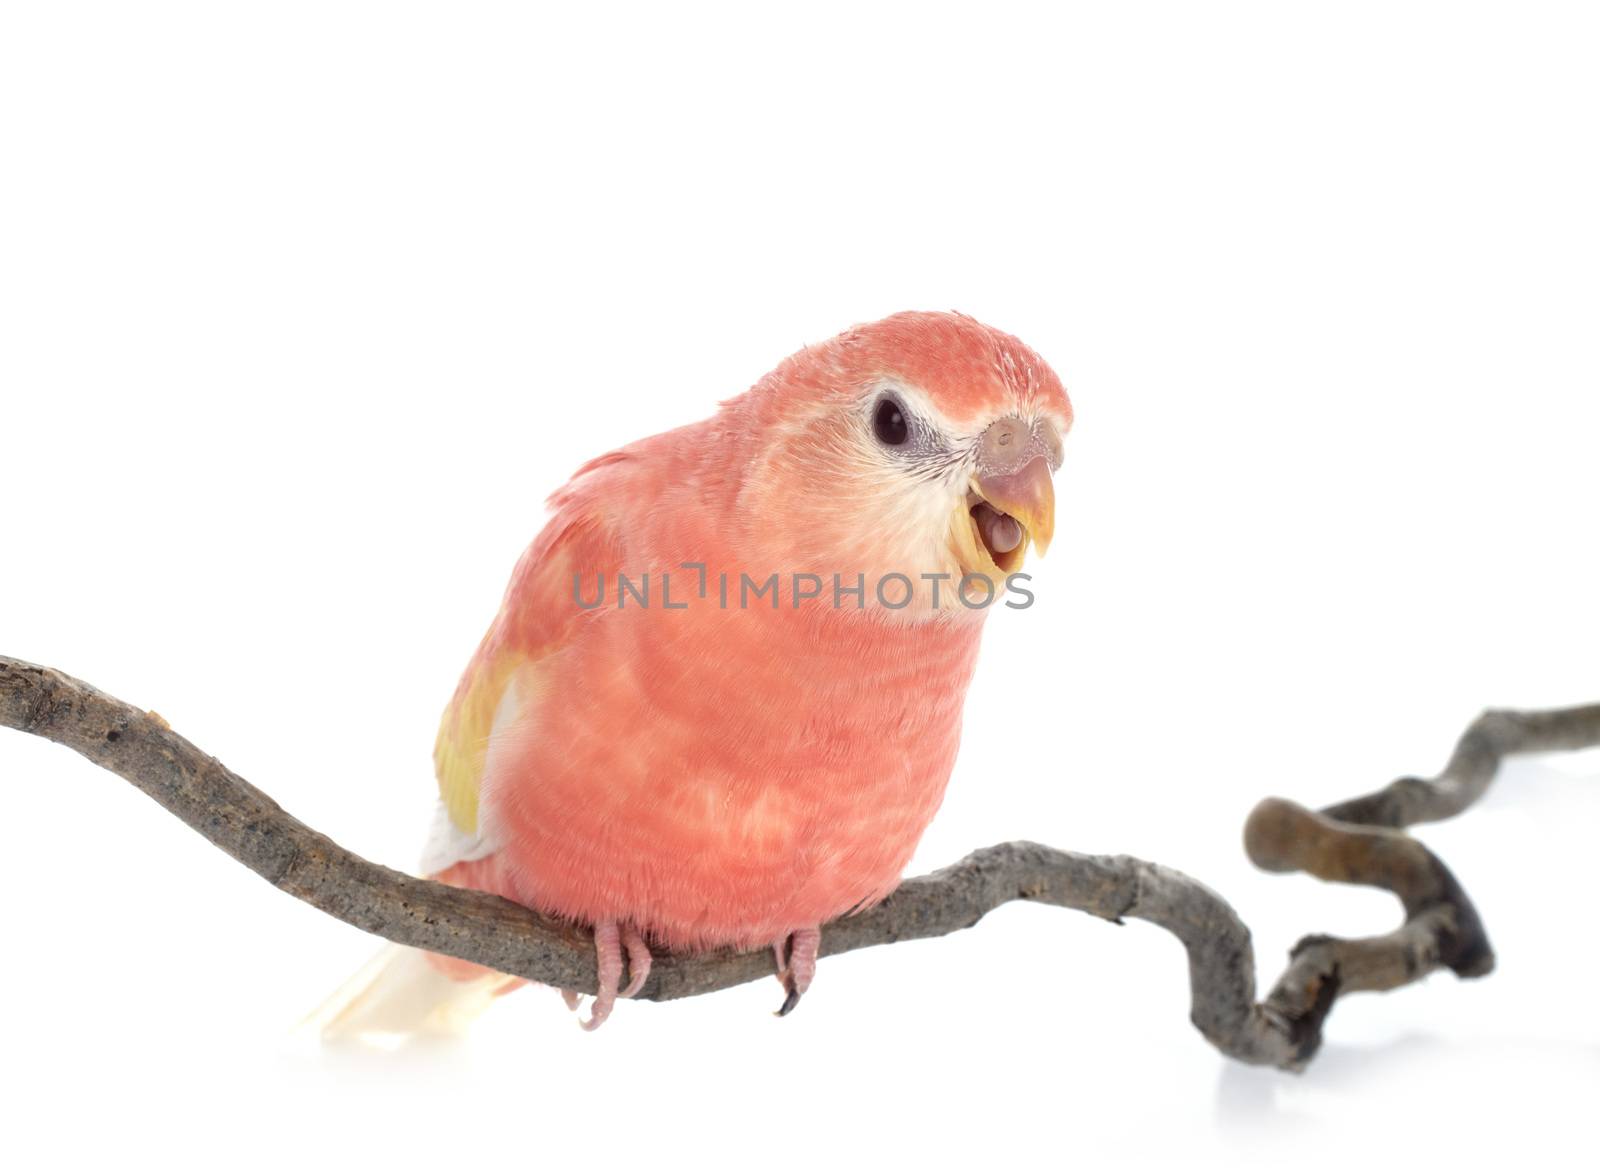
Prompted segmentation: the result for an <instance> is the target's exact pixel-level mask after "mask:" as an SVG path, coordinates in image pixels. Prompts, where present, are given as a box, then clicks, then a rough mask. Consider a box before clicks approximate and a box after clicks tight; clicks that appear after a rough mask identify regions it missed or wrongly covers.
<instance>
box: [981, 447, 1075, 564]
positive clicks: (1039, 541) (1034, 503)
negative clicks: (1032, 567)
mask: <svg viewBox="0 0 1600 1172" xmlns="http://www.w3.org/2000/svg"><path fill="white" fill-rule="evenodd" d="M972 487H973V491H974V492H976V493H977V494H978V495H979V496H980V497H982V498H983V499H984V500H985V501H986V502H988V504H989V507H990V508H992V509H994V510H996V511H997V512H1001V513H1005V514H1007V515H1008V516H1011V517H1014V518H1015V519H1016V520H1017V522H1018V523H1019V524H1021V526H1022V528H1023V530H1024V531H1025V533H1026V537H1025V538H1024V539H1023V540H1024V543H1026V541H1027V540H1029V539H1031V540H1032V541H1033V544H1034V545H1035V546H1037V547H1038V549H1039V553H1040V554H1041V555H1043V553H1044V552H1045V550H1047V549H1049V548H1050V538H1051V537H1053V536H1054V535H1055V531H1056V491H1055V486H1054V485H1053V484H1052V483H1051V481H1050V465H1049V464H1048V463H1046V461H1045V458H1044V457H1043V456H1035V457H1034V458H1033V459H1032V460H1029V461H1028V462H1027V463H1026V464H1024V465H1023V466H1022V467H1021V468H1018V469H1017V470H1016V471H1015V472H1006V473H1003V474H999V475H988V476H978V477H975V478H974V479H973V482H972ZM1018 549H1019V552H1020V550H1021V546H1019V547H1018Z"/></svg>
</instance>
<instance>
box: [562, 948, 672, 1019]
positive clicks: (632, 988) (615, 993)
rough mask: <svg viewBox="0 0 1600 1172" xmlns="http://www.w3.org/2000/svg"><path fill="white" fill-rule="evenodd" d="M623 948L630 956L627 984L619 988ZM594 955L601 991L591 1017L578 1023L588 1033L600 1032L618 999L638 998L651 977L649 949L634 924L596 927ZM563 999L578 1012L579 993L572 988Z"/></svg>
mask: <svg viewBox="0 0 1600 1172" xmlns="http://www.w3.org/2000/svg"><path fill="white" fill-rule="evenodd" d="M624 949H626V950H627V953H628V985H627V987H626V988H624V989H619V988H618V987H617V986H618V985H620V984H621V983H622V953H623V950H624ZM594 953H595V976H596V978H597V981H596V984H597V985H598V986H599V990H600V991H599V992H598V993H596V994H595V998H594V1003H593V1004H592V1005H591V1006H590V1007H589V1016H588V1017H587V1018H585V1019H583V1020H582V1021H580V1022H579V1023H578V1024H579V1025H581V1026H582V1027H583V1028H584V1029H586V1030H597V1029H599V1028H600V1027H601V1026H602V1025H604V1024H605V1021H606V1018H608V1017H610V1016H611V1010H612V1008H613V1007H614V1006H615V1005H616V1003H617V998H619V997H633V996H636V995H637V994H638V992H639V990H641V989H643V988H644V983H645V981H646V980H648V979H649V977H650V946H649V945H648V944H646V943H645V939H644V937H643V936H642V935H640V934H639V930H638V929H637V928H635V927H634V926H633V925H632V924H624V925H622V926H621V928H618V926H617V924H616V923H615V922H614V921H607V922H606V923H604V924H596V925H595V928H594ZM561 997H562V1000H564V1001H565V1002H566V1003H567V1008H568V1009H571V1010H574V1011H575V1010H576V1009H577V1008H578V994H577V993H575V992H574V991H572V990H571V989H563V990H561Z"/></svg>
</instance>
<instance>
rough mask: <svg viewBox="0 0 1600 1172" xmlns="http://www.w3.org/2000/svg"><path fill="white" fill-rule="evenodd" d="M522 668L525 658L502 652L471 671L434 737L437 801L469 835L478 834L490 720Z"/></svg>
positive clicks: (492, 724) (490, 730)
mask: <svg viewBox="0 0 1600 1172" xmlns="http://www.w3.org/2000/svg"><path fill="white" fill-rule="evenodd" d="M525 662H526V657H525V656H522V655H519V654H517V653H515V652H512V651H507V650H505V649H501V651H500V653H499V654H498V655H495V656H493V657H492V659H491V660H490V662H487V663H483V664H481V665H474V666H475V668H476V670H473V671H471V672H470V674H469V678H468V679H467V680H463V681H462V686H461V689H460V690H458V691H457V693H456V697H455V699H454V700H452V701H451V703H450V707H449V709H448V710H447V711H446V712H445V715H444V720H443V721H441V722H440V724H439V737H438V740H436V741H435V742H434V745H433V765H434V771H435V772H436V773H437V774H438V777H439V796H440V797H441V798H443V799H444V805H445V809H446V810H448V811H449V812H450V820H451V821H452V822H454V823H455V824H456V826H457V827H458V828H460V829H461V830H464V831H466V832H467V833H468V834H475V833H477V830H478V783H479V781H480V780H481V779H482V777H483V762H484V758H485V757H486V756H487V755H488V752H489V734H490V733H491V732H492V731H493V730H494V722H495V714H496V713H497V712H498V711H499V709H500V701H501V699H502V698H503V697H504V695H505V691H506V688H507V686H508V685H509V684H510V683H511V680H512V678H513V677H514V676H515V675H516V673H517V670H518V669H519V668H520V667H522V665H523V664H524V663H525Z"/></svg>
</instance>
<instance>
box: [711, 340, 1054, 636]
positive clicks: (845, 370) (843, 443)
mask: <svg viewBox="0 0 1600 1172" xmlns="http://www.w3.org/2000/svg"><path fill="white" fill-rule="evenodd" d="M744 398H745V399H746V400H747V409H748V410H750V411H751V412H752V413H753V415H754V416H755V422H756V424H757V426H758V428H759V431H760V433H761V435H762V436H763V439H762V442H761V443H760V444H759V446H758V448H757V451H756V453H755V457H756V458H755V460H754V463H753V466H752V467H751V469H750V472H749V475H748V477H747V479H746V481H745V483H744V486H743V489H742V491H741V493H740V498H741V499H740V505H741V511H742V513H743V520H744V521H745V523H746V525H747V526H749V527H750V530H751V531H752V532H753V533H755V534H759V547H760V553H761V555H763V556H764V557H765V558H766V559H767V560H768V561H769V562H771V563H774V564H777V565H778V566H779V568H780V569H783V570H788V568H789V565H790V564H791V563H792V564H793V565H794V567H795V568H798V569H804V570H812V569H815V570H818V571H820V572H823V573H829V572H839V571H843V572H846V573H849V574H854V573H857V572H862V573H865V574H866V575H867V576H868V578H869V581H870V580H871V579H872V577H873V575H878V576H879V577H882V576H883V575H888V574H899V575H903V576H904V577H905V578H906V579H908V580H909V581H910V582H911V583H912V584H913V587H914V589H915V590H916V594H915V596H914V597H913V599H912V605H910V606H908V607H905V608H902V610H903V612H904V613H906V615H907V617H910V616H911V615H912V614H914V613H915V612H918V611H927V610H930V609H941V610H945V609H949V607H950V605H951V603H952V601H953V599H954V593H955V589H956V587H957V585H958V584H959V583H960V582H961V581H962V579H963V578H964V577H967V576H970V575H976V576H978V577H979V578H982V579H987V580H988V582H989V583H991V584H992V588H993V589H994V590H996V591H998V590H1000V589H1002V588H1003V585H1004V582H1005V580H1006V578H1007V577H1008V576H1009V575H1011V574H1012V573H1014V572H1016V571H1017V570H1018V569H1020V568H1021V566H1022V565H1023V562H1024V559H1025V557H1026V555H1027V551H1028V548H1029V547H1030V546H1032V547H1034V548H1037V549H1038V550H1039V552H1040V553H1041V554H1042V553H1043V552H1044V551H1045V549H1046V547H1047V546H1048V545H1049V544H1050V539H1051V536H1052V535H1053V533H1054V530H1055V495H1054V489H1053V486H1052V482H1051V477H1052V474H1053V473H1054V472H1055V470H1056V469H1057V468H1059V467H1060V465H1061V457H1062V440H1063V438H1064V437H1065V436H1066V434H1067V431H1068V429H1069V428H1070V427H1071V426H1072V404H1071V403H1070V402H1069V401H1068V399H1067V394H1066V391H1065V390H1064V389H1063V388H1062V386H1061V382H1060V380H1059V379H1058V378H1057V377H1056V375H1055V374H1054V372H1052V371H1051V370H1050V368H1049V367H1048V366H1046V365H1045V363H1044V361H1043V360H1042V359H1040V358H1039V357H1038V355H1036V354H1035V353H1034V352H1033V351H1032V350H1030V349H1029V348H1028V347H1026V346H1025V345H1023V344H1022V343H1021V342H1020V341H1018V340H1017V339H1016V338H1013V337H1011V336H1010V335H1009V334H1003V333H1001V332H1000V331H998V330H995V329H991V328H990V327H988V326H985V325H983V324H982V323H980V322H977V321H974V320H973V319H972V318H969V317H966V316H963V315H961V314H953V313H901V314H896V315H895V316H893V317H890V318H886V319H884V320H883V321H880V322H874V323H873V324H871V325H865V326H858V327H856V328H855V329H852V330H849V331H847V332H845V333H844V334H841V335H840V336H838V337H837V338H834V339H832V340H831V341H829V342H825V343H823V344H821V345H818V346H812V347H809V348H807V349H805V350H802V351H801V352H800V353H798V354H796V355H794V356H793V357H791V358H790V359H788V360H787V361H786V362H784V363H783V364H782V365H781V366H779V367H778V368H777V369H776V370H774V371H773V372H772V373H771V374H770V375H768V376H767V378H765V379H763V380H762V382H761V383H759V384H757V386H756V387H755V388H754V389H753V390H752V392H751V393H750V394H749V395H748V396H745V397H744ZM780 516H781V517H787V518H797V521H795V522H794V523H791V524H786V525H782V526H772V525H767V524H764V523H763V518H769V517H780ZM936 575H945V576H946V578H945V580H944V581H943V583H942V585H943V589H942V590H938V587H937V586H935V584H934V579H933V578H931V577H929V576H936ZM936 590H938V593H939V599H940V601H939V606H938V607H937V608H935V607H933V606H932V601H933V599H932V596H933V594H934V592H935V591H936ZM869 593H870V591H869Z"/></svg>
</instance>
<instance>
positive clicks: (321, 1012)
mask: <svg viewBox="0 0 1600 1172" xmlns="http://www.w3.org/2000/svg"><path fill="white" fill-rule="evenodd" d="M518 983H519V982H518V980H517V978H515V977H508V976H506V975H505V974H503V973H485V974H484V975H483V976H481V977H473V978H469V979H467V980H457V979H456V978H454V977H451V976H449V975H447V974H446V973H444V972H441V971H440V970H439V969H438V968H437V967H436V966H435V965H434V964H433V963H432V962H431V961H429V959H428V955H427V953H425V952H422V951H420V950H418V949H415V948H406V947H403V946H402V945H399V944H390V945H388V946H387V947H385V948H384V949H383V950H382V951H380V952H379V953H378V954H377V955H376V956H374V957H373V958H372V960H370V961H369V962H368V963H367V964H366V965H365V966H364V967H363V968H362V969H361V970H360V971H359V972H357V973H356V974H355V976H353V977H351V978H350V979H349V980H348V981H346V982H345V983H344V984H343V985H342V986H341V987H340V988H339V989H338V990H337V991H336V992H335V993H334V994H333V996H332V997H329V998H328V1000H327V1001H325V1002H323V1004H322V1006H321V1007H320V1008H319V1009H317V1010H316V1011H315V1012H314V1013H312V1014H311V1016H309V1017H308V1018H306V1021H305V1027H306V1028H308V1029H310V1030H314V1031H316V1032H317V1033H319V1034H320V1035H321V1036H322V1039H323V1040H324V1041H335V1040H357V1041H366V1042H373V1043H378V1044H382V1043H385V1042H388V1043H393V1042H396V1041H401V1040H404V1039H405V1038H408V1037H413V1036H416V1035H422V1034H426V1035H435V1036H437V1035H454V1034H460V1033H462V1032H463V1031H464V1030H465V1029H466V1027H467V1026H468V1025H469V1024H471V1022H472V1021H473V1019H474V1018H476V1017H477V1016H478V1015H479V1014H480V1013H482V1012H483V1011H484V1010H485V1009H487V1008H488V1007H489V1005H490V1004H491V1003H492V1002H493V1001H494V999H495V997H496V996H498V995H499V994H501V993H503V992H505V991H506V990H508V989H509V988H511V987H512V986H514V985H516V984H518Z"/></svg>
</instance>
